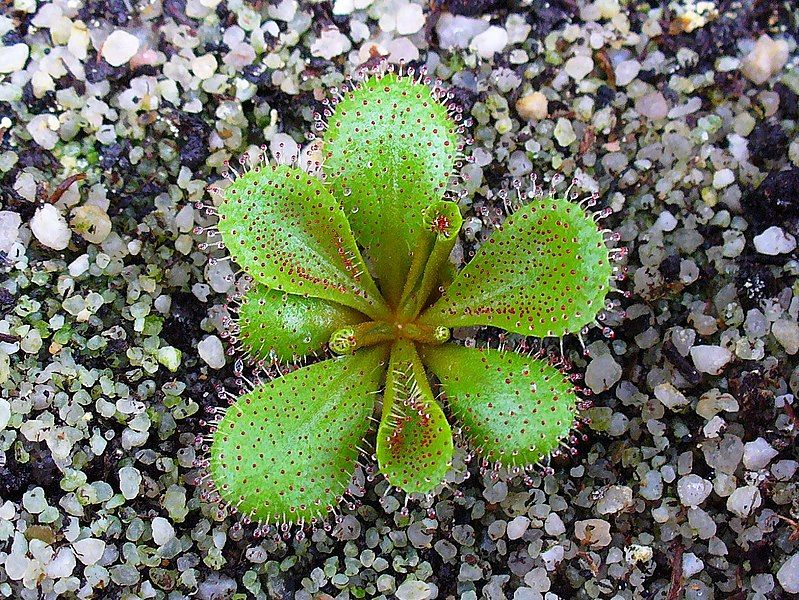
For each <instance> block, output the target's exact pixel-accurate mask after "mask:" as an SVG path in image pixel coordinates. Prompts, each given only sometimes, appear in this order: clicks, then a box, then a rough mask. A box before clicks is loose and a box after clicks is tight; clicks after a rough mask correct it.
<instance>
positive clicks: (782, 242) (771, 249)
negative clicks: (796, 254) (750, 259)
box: [754, 225, 796, 256]
mask: <svg viewBox="0 0 799 600" xmlns="http://www.w3.org/2000/svg"><path fill="white" fill-rule="evenodd" d="M754 242H755V250H757V251H758V252H760V254H767V255H769V256H776V255H778V254H788V253H790V252H793V251H794V250H796V238H795V237H794V236H793V235H791V234H790V233H787V232H786V231H784V230H783V229H782V228H781V227H777V226H776V225H772V226H771V227H769V228H768V229H766V230H765V231H764V232H763V233H761V234H760V235H756V236H755V239H754Z"/></svg>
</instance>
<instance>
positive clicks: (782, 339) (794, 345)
mask: <svg viewBox="0 0 799 600" xmlns="http://www.w3.org/2000/svg"><path fill="white" fill-rule="evenodd" d="M771 333H773V334H774V337H775V338H776V339H777V341H778V342H779V343H780V344H781V345H782V347H783V348H785V352H786V353H788V354H790V355H794V354H796V353H797V352H799V323H797V322H796V321H791V320H790V319H777V320H776V321H774V324H773V325H772V326H771Z"/></svg>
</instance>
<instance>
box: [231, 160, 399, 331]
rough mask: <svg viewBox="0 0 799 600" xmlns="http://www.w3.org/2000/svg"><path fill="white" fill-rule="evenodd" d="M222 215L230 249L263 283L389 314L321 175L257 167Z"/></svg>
mask: <svg viewBox="0 0 799 600" xmlns="http://www.w3.org/2000/svg"><path fill="white" fill-rule="evenodd" d="M218 212H219V231H220V233H221V234H222V240H223V241H224V243H225V246H227V248H228V250H229V251H230V254H231V255H232V256H233V258H234V259H235V260H236V262H238V263H239V264H240V265H241V266H242V268H243V269H244V270H245V271H246V272H247V273H249V274H250V275H251V276H252V277H253V278H254V279H255V280H256V281H257V282H259V283H262V284H264V285H266V286H267V287H270V288H273V289H279V290H282V291H284V292H289V293H290V294H299V295H302V296H311V297H314V298H324V299H325V300H332V301H333V302H338V303H339V304H343V305H345V306H350V307H352V308H355V309H357V310H360V311H361V312H363V313H366V314H368V315H370V316H372V317H373V318H380V317H385V316H386V314H387V310H386V306H385V302H384V301H383V299H382V297H381V296H380V292H379V291H378V290H377V288H376V287H375V284H374V282H373V281H372V278H371V276H370V275H369V272H368V271H367V269H366V266H365V265H364V262H363V258H361V255H360V252H359V251H358V247H357V244H356V243H355V239H354V238H353V237H352V232H351V230H350V226H349V223H348V222H347V219H346V217H345V216H344V212H343V211H342V210H341V207H340V206H339V204H338V202H337V201H336V199H335V198H334V197H333V196H332V195H331V194H330V192H329V191H328V190H327V189H326V188H325V187H324V185H323V184H322V182H321V181H319V180H318V179H316V178H314V177H311V176H310V175H308V174H307V173H305V172H304V171H301V170H300V169H296V168H293V167H288V166H285V165H280V166H274V165H266V166H263V167H255V168H253V169H251V170H250V171H248V172H246V173H244V174H242V175H241V176H240V177H238V178H236V180H235V181H234V182H233V183H232V184H231V185H230V186H229V187H228V188H227V189H226V190H225V192H224V201H223V202H222V204H221V205H220V206H219V209H218Z"/></svg>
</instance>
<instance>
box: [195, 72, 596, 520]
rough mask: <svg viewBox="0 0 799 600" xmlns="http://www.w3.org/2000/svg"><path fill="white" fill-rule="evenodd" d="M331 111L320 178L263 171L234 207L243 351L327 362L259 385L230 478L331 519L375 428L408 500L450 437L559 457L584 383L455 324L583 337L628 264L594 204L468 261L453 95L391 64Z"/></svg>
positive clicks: (225, 431)
mask: <svg viewBox="0 0 799 600" xmlns="http://www.w3.org/2000/svg"><path fill="white" fill-rule="evenodd" d="M330 112H331V114H330V116H329V118H328V119H327V123H326V131H325V134H324V137H323V140H322V142H323V145H322V152H323V155H324V161H323V165H322V175H321V177H318V176H314V175H312V174H309V173H306V172H305V171H304V170H302V169H300V168H298V167H296V166H290V165H286V164H281V165H272V164H266V163H264V164H260V165H257V166H254V167H252V168H251V169H249V170H247V171H245V172H244V173H243V174H241V175H240V176H239V177H237V178H236V179H235V180H234V181H233V183H232V184H231V185H230V186H228V187H227V188H226V189H225V190H224V192H223V193H222V194H223V199H222V202H221V204H220V205H219V206H218V209H217V212H218V215H219V231H220V233H221V237H222V241H223V242H224V245H225V246H226V247H227V249H228V251H229V252H230V255H231V257H232V258H233V259H234V260H235V261H236V262H237V263H238V264H239V265H240V266H241V268H242V269H243V270H244V271H245V272H246V273H247V274H248V275H249V276H250V277H251V278H252V280H253V282H254V283H253V285H252V286H251V287H250V289H249V290H248V291H247V292H246V293H245V294H244V296H243V298H242V299H241V302H240V306H239V308H238V316H237V321H236V327H235V331H236V337H237V341H238V344H239V345H240V347H241V348H242V349H243V350H244V351H245V352H246V353H247V354H248V355H249V356H250V357H251V358H253V359H255V360H260V361H279V362H292V361H295V362H297V361H302V360H304V359H305V357H308V356H309V355H318V354H322V355H326V356H327V357H328V358H327V360H322V361H319V362H314V363H312V364H309V365H307V366H302V367H301V368H297V369H295V370H292V371H291V372H289V373H287V374H285V375H283V376H282V377H279V378H277V379H274V380H272V381H269V382H265V383H259V384H257V385H255V386H254V387H253V389H252V390H250V391H248V392H246V393H244V394H243V395H241V396H240V397H238V399H236V401H235V402H234V403H233V404H232V406H231V407H230V408H229V409H228V410H227V412H226V413H225V415H224V417H223V418H222V419H221V421H220V422H219V423H218V425H217V428H216V430H215V432H214V433H213V436H212V443H211V447H210V460H209V470H210V477H211V481H212V482H213V484H214V486H215V489H216V490H217V491H218V493H219V494H220V496H221V498H222V499H223V500H224V501H225V502H226V503H227V504H228V505H230V506H232V507H235V508H237V509H238V510H239V511H240V512H241V513H243V514H244V515H246V516H248V517H249V518H251V519H253V520H256V521H259V522H267V523H302V522H306V521H309V520H315V519H317V518H320V517H323V516H324V515H325V514H327V513H328V512H329V511H331V510H332V509H333V508H334V507H335V506H336V505H337V503H338V502H339V501H340V500H341V498H342V496H343V494H344V493H345V491H346V489H347V487H348V486H349V483H350V480H351V478H352V474H353V472H354V470H355V467H356V464H357V462H358V459H359V453H360V450H359V449H360V448H362V447H363V446H364V445H365V444H366V442H365V440H366V438H367V436H368V435H369V431H370V429H371V427H370V425H371V423H372V421H375V422H376V423H377V426H376V441H375V455H376V458H377V463H378V469H379V471H380V472H381V473H382V474H383V475H384V476H385V477H386V479H387V480H388V481H389V483H390V484H391V485H393V486H396V487H397V488H399V489H401V490H404V491H405V492H407V493H429V492H431V491H433V490H434V489H435V488H436V486H438V485H439V484H440V483H441V482H442V481H443V480H444V477H445V475H446V473H447V470H448V469H449V467H450V465H451V462H452V457H453V450H454V443H453V429H457V430H458V431H459V432H461V433H462V436H463V438H464V439H465V442H466V443H467V444H468V445H469V446H470V447H471V449H472V450H473V451H475V452H476V453H477V454H478V455H481V456H482V457H483V458H484V459H486V460H488V461H491V462H493V463H497V464H500V465H504V466H508V467H527V466H529V465H534V464H537V463H539V462H540V461H541V460H542V459H545V458H546V457H547V456H549V455H550V454H551V453H552V452H553V451H554V450H556V449H557V447H558V445H559V444H561V443H562V440H563V439H564V438H565V437H567V436H568V435H569V432H570V431H571V430H572V427H573V424H574V420H575V417H576V414H577V411H578V397H577V395H576V393H575V390H574V386H573V385H572V384H571V383H570V380H569V379H568V377H567V376H566V375H565V374H564V373H563V372H561V370H559V369H557V368H555V367H554V366H552V365H551V364H549V363H548V362H547V361H545V360H542V359H540V358H537V357H533V356H529V355H523V354H517V353H514V352H503V351H499V350H492V349H477V348H467V347H464V346H460V345H457V344H456V343H455V342H453V341H452V340H451V335H450V334H451V329H452V328H455V327H467V326H490V327H495V328H499V329H501V330H504V331H506V332H511V333H515V334H520V335H523V336H535V337H540V338H543V337H550V336H554V337H560V336H563V335H565V334H568V333H575V332H578V331H580V330H581V329H582V328H583V327H584V326H586V325H588V324H590V323H592V322H593V321H594V319H595V318H596V316H597V313H598V312H599V310H601V309H602V308H603V306H604V300H605V296H606V295H607V293H608V291H609V282H610V279H611V274H612V265H611V260H610V254H609V250H608V248H607V247H606V245H605V240H604V237H603V231H602V230H600V229H599V228H598V226H597V224H596V222H595V219H594V218H593V215H591V214H589V213H586V212H585V211H584V210H583V209H582V208H581V207H580V205H578V204H576V203H574V202H572V201H571V200H570V199H569V198H564V197H554V196H553V197H536V198H534V199H532V200H531V201H529V202H527V203H525V204H524V205H523V206H521V207H520V208H519V209H518V210H516V211H515V212H514V213H513V214H512V215H510V216H509V217H508V218H507V219H505V221H504V223H503V224H502V226H501V228H499V229H498V230H497V231H496V232H494V233H493V235H492V236H491V237H490V238H489V239H488V240H487V241H486V242H485V243H483V244H482V245H481V246H480V248H479V249H478V250H477V252H476V254H475V255H474V257H473V258H472V259H471V260H470V261H469V262H468V264H467V265H466V266H465V267H464V268H463V269H462V270H461V271H460V272H457V273H455V272H454V267H453V265H452V263H451V262H450V260H449V258H450V254H451V252H452V250H453V247H454V245H455V243H456V241H457V239H458V233H459V231H460V228H461V225H462V219H461V213H460V209H459V207H458V205H457V204H456V203H455V202H452V201H451V200H448V199H446V198H445V192H446V191H447V189H448V185H449V182H450V179H451V177H452V175H453V173H454V171H455V170H456V168H457V165H458V162H459V161H460V160H461V159H462V141H461V138H460V135H459V125H458V123H457V120H458V116H457V115H455V114H454V113H453V110H451V109H450V108H448V106H447V105H446V102H445V101H444V100H443V99H442V95H441V94H440V93H438V92H437V91H436V90H434V89H432V88H431V87H429V86H428V85H427V84H426V83H424V82H421V81H420V80H419V79H414V78H412V77H407V76H405V77H403V76H398V75H396V74H393V73H387V74H382V75H375V76H372V77H370V78H368V79H366V80H365V81H363V82H362V83H361V84H360V85H358V86H357V87H355V88H354V89H352V90H349V91H348V92H347V93H346V94H345V95H344V96H343V97H342V98H341V100H340V101H339V102H338V103H337V104H336V105H335V106H334V107H333V108H332V109H331V111H330ZM325 353H327V354H325ZM331 353H332V354H335V355H337V356H334V357H333V356H331ZM436 390H438V391H440V392H441V393H440V394H436ZM381 393H382V396H381ZM381 398H382V400H381ZM375 412H379V414H378V415H375Z"/></svg>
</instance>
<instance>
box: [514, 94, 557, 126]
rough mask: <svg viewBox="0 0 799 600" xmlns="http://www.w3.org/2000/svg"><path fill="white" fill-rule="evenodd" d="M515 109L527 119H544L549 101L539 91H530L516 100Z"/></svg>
mask: <svg viewBox="0 0 799 600" xmlns="http://www.w3.org/2000/svg"><path fill="white" fill-rule="evenodd" d="M516 111H517V112H518V113H519V116H520V117H522V118H523V119H526V120H528V121H532V120H539V119H546V117H547V114H548V112H549V102H548V101H547V97H546V96H544V94H542V93H541V92H531V93H529V94H527V95H525V96H522V97H521V98H519V100H517V101H516Z"/></svg>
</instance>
